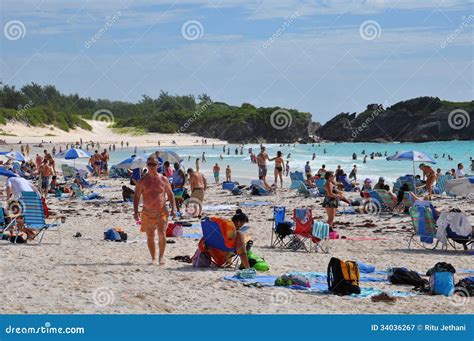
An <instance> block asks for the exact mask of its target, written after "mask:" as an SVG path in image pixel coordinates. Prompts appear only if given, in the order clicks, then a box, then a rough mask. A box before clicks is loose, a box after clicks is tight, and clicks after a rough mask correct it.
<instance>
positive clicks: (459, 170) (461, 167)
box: [456, 163, 465, 179]
mask: <svg viewBox="0 0 474 341" xmlns="http://www.w3.org/2000/svg"><path fill="white" fill-rule="evenodd" d="M464 176H465V174H464V165H463V164H462V163H458V167H457V169H456V179H459V178H464Z"/></svg>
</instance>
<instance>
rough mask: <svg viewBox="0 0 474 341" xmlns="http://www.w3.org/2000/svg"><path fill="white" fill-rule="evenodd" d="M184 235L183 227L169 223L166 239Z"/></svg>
mask: <svg viewBox="0 0 474 341" xmlns="http://www.w3.org/2000/svg"><path fill="white" fill-rule="evenodd" d="M182 235H183V225H181V224H180V223H168V227H167V228H166V237H181V236H182Z"/></svg>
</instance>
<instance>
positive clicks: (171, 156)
mask: <svg viewBox="0 0 474 341" xmlns="http://www.w3.org/2000/svg"><path fill="white" fill-rule="evenodd" d="M159 152H160V157H161V158H162V159H163V162H166V161H168V162H169V163H170V164H174V163H181V162H182V161H183V159H182V158H181V156H179V155H178V154H177V153H175V152H173V151H172V150H159ZM150 155H155V153H154V152H153V153H151V154H150ZM160 166H163V165H160Z"/></svg>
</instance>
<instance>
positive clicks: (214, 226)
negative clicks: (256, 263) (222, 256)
mask: <svg viewBox="0 0 474 341" xmlns="http://www.w3.org/2000/svg"><path fill="white" fill-rule="evenodd" d="M201 228H202V239H203V241H204V245H205V246H206V248H214V249H217V250H220V251H224V252H229V253H232V254H234V255H233V256H232V258H231V260H230V262H229V265H230V266H231V265H232V264H234V263H236V265H235V267H236V268H237V266H238V262H236V261H237V259H238V255H237V254H236V250H235V248H228V247H227V246H226V245H225V240H224V236H223V235H222V231H221V229H220V226H219V224H218V223H216V222H215V221H212V220H211V219H210V218H209V217H205V218H204V219H202V220H201ZM211 260H212V259H211ZM213 263H214V261H213Z"/></svg>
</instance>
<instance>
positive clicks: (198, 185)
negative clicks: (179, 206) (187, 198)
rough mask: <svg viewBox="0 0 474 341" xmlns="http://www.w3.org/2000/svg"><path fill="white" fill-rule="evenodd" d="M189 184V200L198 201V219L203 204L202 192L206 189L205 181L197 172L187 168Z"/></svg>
mask: <svg viewBox="0 0 474 341" xmlns="http://www.w3.org/2000/svg"><path fill="white" fill-rule="evenodd" d="M187 173H188V175H189V183H190V185H191V198H195V199H197V200H199V204H200V205H199V212H198V214H197V216H198V217H201V213H202V203H203V202H204V191H205V190H206V189H207V180H206V178H205V177H204V175H202V174H201V173H200V172H199V171H195V170H194V169H192V168H188V171H187Z"/></svg>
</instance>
